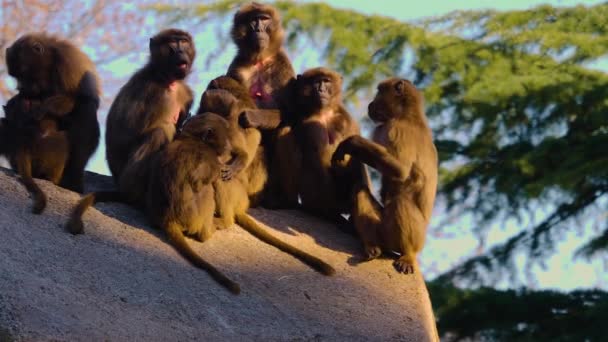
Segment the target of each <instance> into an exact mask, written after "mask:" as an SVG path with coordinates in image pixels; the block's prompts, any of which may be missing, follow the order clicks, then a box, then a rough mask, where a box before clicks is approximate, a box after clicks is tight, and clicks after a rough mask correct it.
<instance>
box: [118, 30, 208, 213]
mask: <svg viewBox="0 0 608 342" xmlns="http://www.w3.org/2000/svg"><path fill="white" fill-rule="evenodd" d="M195 55H196V52H195V49H194V43H193V41H192V37H191V36H190V34H189V33H187V32H185V31H181V30H177V29H167V30H164V31H161V32H159V33H158V34H156V35H155V36H154V37H152V38H151V39H150V59H149V61H148V63H147V64H146V65H145V66H144V67H143V68H141V69H140V70H138V71H137V72H135V74H134V75H133V76H132V77H131V79H129V81H128V82H127V83H126V84H125V85H124V86H123V87H122V88H121V89H120V91H119V92H118V95H116V98H115V99H114V102H113V103H112V106H111V107H110V111H109V113H108V118H107V128H106V158H107V160H108V165H109V167H110V171H111V172H112V177H113V178H114V182H115V183H116V184H117V186H118V189H119V190H120V191H121V192H122V193H123V194H124V196H125V198H126V199H127V200H129V201H131V202H133V203H142V202H143V199H144V198H145V191H146V186H147V184H148V177H149V172H150V170H151V169H150V168H149V165H148V159H149V158H150V157H151V156H152V155H153V154H154V153H155V152H158V151H159V150H160V149H161V148H162V147H163V146H164V145H166V144H168V143H169V142H170V141H171V140H173V136H174V135H175V132H176V128H177V127H178V125H179V124H180V123H181V122H182V121H183V120H184V119H185V118H186V117H187V115H188V112H189V110H190V106H191V105H192V90H191V89H190V88H189V87H188V85H186V83H185V82H184V79H185V78H186V76H187V75H188V74H189V73H190V69H191V66H192V63H193V61H194V57H195Z"/></svg>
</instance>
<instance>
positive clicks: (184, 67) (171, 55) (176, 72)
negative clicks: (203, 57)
mask: <svg viewBox="0 0 608 342" xmlns="http://www.w3.org/2000/svg"><path fill="white" fill-rule="evenodd" d="M150 53H151V55H152V56H151V58H152V62H153V63H154V64H157V65H160V67H161V68H162V69H163V70H166V71H167V72H168V73H169V74H170V76H171V78H174V79H177V80H181V79H184V78H186V76H187V75H188V74H189V73H190V70H191V67H192V63H193V62H194V57H195V55H196V52H195V49H194V44H192V38H191V37H190V35H189V34H188V33H186V32H184V31H180V30H176V29H169V30H167V31H163V32H161V33H159V34H158V35H156V36H155V37H153V38H151V39H150Z"/></svg>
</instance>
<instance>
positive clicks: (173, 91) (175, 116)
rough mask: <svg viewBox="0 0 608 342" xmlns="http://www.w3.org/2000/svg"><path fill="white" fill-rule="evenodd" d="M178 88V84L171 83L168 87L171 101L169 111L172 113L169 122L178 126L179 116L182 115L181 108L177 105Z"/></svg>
mask: <svg viewBox="0 0 608 342" xmlns="http://www.w3.org/2000/svg"><path fill="white" fill-rule="evenodd" d="M177 87H178V84H177V82H175V81H174V82H171V83H169V85H168V86H167V88H168V89H167V91H168V92H169V99H170V100H169V101H170V105H169V111H170V113H171V114H170V116H169V120H170V121H171V123H173V124H174V125H176V124H177V121H178V120H179V114H180V113H181V110H182V109H181V108H180V106H179V104H178V103H177Z"/></svg>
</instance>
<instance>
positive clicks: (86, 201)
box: [66, 191, 126, 235]
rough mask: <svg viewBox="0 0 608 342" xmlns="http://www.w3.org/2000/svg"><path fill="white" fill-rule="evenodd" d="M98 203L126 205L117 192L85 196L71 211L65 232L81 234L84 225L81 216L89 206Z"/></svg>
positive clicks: (103, 192)
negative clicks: (120, 203)
mask: <svg viewBox="0 0 608 342" xmlns="http://www.w3.org/2000/svg"><path fill="white" fill-rule="evenodd" d="M98 202H122V203H126V200H125V199H124V196H123V195H122V193H120V192H119V191H97V192H92V193H90V194H87V195H85V196H84V197H83V198H82V199H81V200H80V202H78V205H76V207H75V208H74V210H73V211H72V215H70V220H69V221H68V223H67V225H66V228H67V230H68V231H69V232H70V233H72V234H74V235H76V234H82V232H83V231H84V224H83V223H82V215H84V212H85V211H86V210H87V209H89V207H90V206H92V205H94V204H95V203H98Z"/></svg>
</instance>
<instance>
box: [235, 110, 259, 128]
mask: <svg viewBox="0 0 608 342" xmlns="http://www.w3.org/2000/svg"><path fill="white" fill-rule="evenodd" d="M254 114H255V112H254V111H253V112H252V111H250V110H244V111H243V112H242V113H241V114H239V126H241V127H243V128H251V127H256V126H257V125H256V121H255V115H254Z"/></svg>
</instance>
